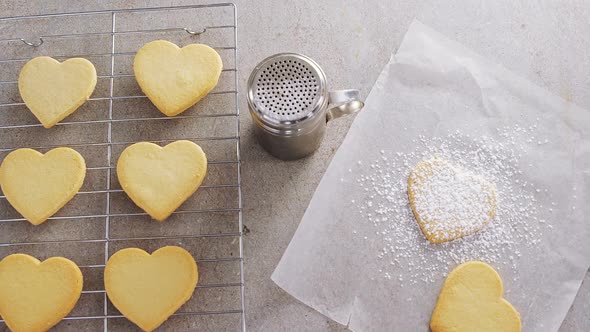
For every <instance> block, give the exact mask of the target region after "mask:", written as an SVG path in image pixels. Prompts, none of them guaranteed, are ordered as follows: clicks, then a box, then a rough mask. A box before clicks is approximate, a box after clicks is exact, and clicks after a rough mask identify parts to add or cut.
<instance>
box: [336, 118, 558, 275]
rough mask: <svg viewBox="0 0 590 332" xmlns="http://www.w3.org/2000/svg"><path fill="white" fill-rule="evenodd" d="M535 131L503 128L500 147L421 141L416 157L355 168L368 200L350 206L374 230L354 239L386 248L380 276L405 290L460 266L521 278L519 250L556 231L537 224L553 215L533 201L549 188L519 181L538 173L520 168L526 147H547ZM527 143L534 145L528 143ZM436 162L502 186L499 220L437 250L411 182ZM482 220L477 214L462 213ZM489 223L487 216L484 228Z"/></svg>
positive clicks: (459, 137)
mask: <svg viewBox="0 0 590 332" xmlns="http://www.w3.org/2000/svg"><path fill="white" fill-rule="evenodd" d="M535 129H536V124H532V125H531V126H530V127H522V126H513V127H504V128H498V132H497V134H498V136H499V138H500V139H501V142H499V141H498V140H496V139H493V138H490V137H485V136H482V137H471V136H470V135H467V134H464V133H462V132H460V131H455V132H453V133H450V134H448V135H446V136H442V137H433V138H427V137H425V136H418V138H417V139H415V140H414V143H415V144H416V148H415V149H414V150H413V151H412V152H409V153H402V152H393V151H381V155H380V156H377V158H375V159H374V160H373V161H372V162H370V163H369V164H368V165H366V163H367V162H364V163H363V162H360V161H359V163H358V165H355V169H356V170H357V171H358V172H353V170H352V169H351V172H350V173H349V176H350V177H351V178H350V179H346V180H351V181H355V182H356V183H357V185H358V186H359V189H360V190H363V191H364V192H365V193H366V195H365V199H363V200H357V201H352V202H351V203H352V204H353V205H354V206H355V207H356V209H357V211H358V213H359V214H361V215H362V217H363V218H362V219H363V220H364V222H368V223H370V224H372V225H373V228H374V232H371V233H367V234H364V232H361V231H357V230H353V234H354V236H355V237H359V238H360V239H364V240H366V241H371V242H376V243H380V244H381V245H380V246H379V247H380V250H379V252H377V253H376V255H377V257H378V259H379V260H381V261H382V264H380V268H379V271H375V272H378V273H379V275H381V276H382V277H383V278H386V279H396V280H397V281H398V282H400V283H402V284H404V283H409V284H416V283H419V282H433V281H435V280H437V279H438V278H439V277H440V276H446V274H447V273H448V272H449V271H450V270H451V269H452V268H453V267H455V266H456V265H457V264H460V263H463V262H466V261H470V260H482V261H485V262H488V263H490V264H492V265H494V266H495V267H504V268H509V269H512V270H513V271H516V270H517V269H518V261H519V257H520V254H521V253H520V251H519V249H518V248H520V247H522V246H525V247H535V246H537V244H538V243H539V241H540V238H541V236H542V234H543V232H544V231H545V230H546V229H548V228H551V227H552V226H551V225H550V224H549V223H547V222H546V221H545V220H543V219H541V218H540V217H539V215H540V213H539V212H540V211H543V212H545V211H549V212H550V213H551V211H552V210H551V207H550V206H547V207H544V206H542V205H540V204H538V203H537V200H536V198H535V195H551V194H550V193H548V192H547V188H540V187H536V186H535V185H534V184H533V183H529V182H526V181H523V180H520V179H519V174H522V172H523V169H522V168H525V169H526V167H531V166H532V165H520V160H521V158H522V155H523V153H525V152H526V150H527V146H526V144H529V143H530V144H537V143H538V142H539V141H541V142H543V144H545V143H547V142H546V139H545V138H539V137H535V136H534V133H535ZM527 140H530V141H531V142H528V143H525V142H527ZM431 156H436V157H437V158H440V159H444V160H448V161H449V162H451V163H452V164H453V165H456V167H458V168H462V169H467V170H469V171H470V172H471V173H469V174H471V175H470V176H473V174H477V175H478V176H481V177H482V178H484V179H486V180H487V181H489V182H490V183H494V184H495V185H496V188H497V189H496V206H497V209H496V215H495V217H494V218H493V220H491V221H490V222H489V223H488V224H487V225H485V226H484V227H483V229H482V230H480V231H479V232H476V233H474V234H473V235H469V236H466V237H463V238H461V239H457V240H454V241H450V242H446V243H442V244H431V243H430V242H428V241H427V240H426V238H425V237H424V235H423V234H422V232H421V231H420V228H419V226H418V223H417V222H416V219H415V218H414V215H413V213H412V210H411V209H410V204H409V200H408V196H407V181H408V176H409V175H410V172H411V170H412V168H413V167H414V166H415V165H416V164H417V163H418V162H420V161H421V160H425V159H428V158H429V157H431ZM476 189H477V188H476ZM445 190H446V189H445ZM440 199H443V200H446V199H447V198H440ZM482 199H484V198H483V197H482ZM441 203H442V201H441ZM447 212H448V211H447ZM481 212H482V211H481V210H479V209H476V211H475V212H474V211H469V212H465V211H463V212H461V211H459V213H481ZM427 213H429V212H427ZM430 213H434V212H432V211H431V212H430ZM445 213H446V212H445ZM484 219H485V218H484V216H483V215H482V216H480V217H479V219H478V220H480V222H483V220H484ZM517 244H518V245H517ZM395 271H397V272H395ZM399 271H403V272H402V273H400V272H399ZM513 275H517V274H516V273H513ZM514 278H516V277H514Z"/></svg>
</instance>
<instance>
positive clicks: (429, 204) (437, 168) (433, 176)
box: [408, 156, 496, 243]
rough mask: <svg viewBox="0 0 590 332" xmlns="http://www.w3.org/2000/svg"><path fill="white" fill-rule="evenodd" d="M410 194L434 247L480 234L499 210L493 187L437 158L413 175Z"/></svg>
mask: <svg viewBox="0 0 590 332" xmlns="http://www.w3.org/2000/svg"><path fill="white" fill-rule="evenodd" d="M408 194H409V195H410V205H411V206H412V209H413V210H414V212H415V213H414V214H415V217H416V219H417V220H419V222H420V225H421V228H422V231H423V232H424V234H425V235H426V236H427V237H428V238H429V239H430V242H433V243H440V242H446V241H450V240H453V239H456V238H458V237H462V236H465V235H469V234H473V233H475V232H477V231H479V230H480V229H482V228H483V227H484V226H485V225H486V224H488V222H489V221H490V220H491V219H492V218H493V216H494V214H495V210H496V186H495V185H494V184H493V183H491V182H489V181H487V180H486V179H484V178H483V177H481V176H478V175H476V174H473V173H472V172H470V171H468V170H465V169H463V168H461V167H456V166H454V165H452V164H450V163H449V162H447V161H446V160H444V159H440V158H438V157H436V156H435V157H431V158H428V159H427V160H424V161H422V162H420V163H419V164H418V165H417V166H416V167H415V168H414V169H413V170H412V171H411V173H410V181H409V183H408Z"/></svg>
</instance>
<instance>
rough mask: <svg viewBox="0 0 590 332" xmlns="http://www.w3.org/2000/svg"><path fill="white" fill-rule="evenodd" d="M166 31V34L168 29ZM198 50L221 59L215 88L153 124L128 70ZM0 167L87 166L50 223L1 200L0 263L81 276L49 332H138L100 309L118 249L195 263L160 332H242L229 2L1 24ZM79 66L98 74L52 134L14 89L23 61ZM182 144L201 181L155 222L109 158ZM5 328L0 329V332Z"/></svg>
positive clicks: (233, 24)
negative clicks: (107, 268)
mask: <svg viewBox="0 0 590 332" xmlns="http://www.w3.org/2000/svg"><path fill="white" fill-rule="evenodd" d="M171 24H172V25H173V26H170V25H171ZM155 39H166V40H169V41H172V42H175V43H176V44H178V45H179V46H183V45H185V44H189V43H206V44H208V45H210V46H212V47H213V48H215V49H216V50H217V51H218V52H219V53H220V55H221V57H222V60H223V63H224V69H223V72H222V76H221V78H220V82H219V84H218V86H217V87H216V88H215V89H214V90H213V91H212V92H211V93H210V94H209V95H208V96H207V97H206V98H205V99H203V100H202V101H201V102H199V103H197V105H195V106H193V107H192V108H190V109H189V110H187V111H185V112H184V113H183V114H182V115H179V116H176V117H166V116H164V115H161V114H160V113H159V112H158V111H157V110H156V109H155V108H154V107H153V105H151V104H150V103H149V100H147V98H146V97H145V96H144V95H143V94H142V93H141V90H140V89H139V88H138V86H137V85H136V82H135V80H134V75H133V71H132V67H131V62H132V59H133V56H134V55H135V53H136V51H137V50H138V49H139V47H141V46H142V45H143V44H145V43H147V42H149V41H151V40H155ZM0 47H1V48H2V52H0V160H2V159H3V158H4V157H5V156H6V154H8V153H9V152H10V151H13V150H14V149H17V148H23V147H28V148H34V149H37V150H39V151H41V152H45V151H47V150H49V149H51V148H53V147H57V146H68V147H71V148H74V149H76V150H77V151H78V152H80V153H81V154H82V155H83V156H84V157H85V159H86V163H87V166H88V167H87V175H86V179H85V183H84V186H83V187H82V189H81V191H80V192H79V193H78V194H77V195H76V196H75V197H74V199H72V201H70V202H69V203H68V204H67V205H66V206H65V207H64V208H63V209H62V210H60V211H59V212H58V213H57V214H56V215H55V216H53V217H51V218H50V220H48V221H47V222H45V223H43V224H42V225H39V226H32V225H30V224H29V223H28V222H26V221H25V220H24V219H23V218H22V217H21V216H20V215H18V213H17V212H16V211H14V209H13V208H12V207H11V206H10V205H9V204H8V202H7V201H6V198H5V196H3V194H2V193H0V258H3V257H5V256H6V255H9V254H12V253H16V252H22V253H27V254H30V255H33V256H36V257H37V258H39V259H41V260H43V259H45V258H47V257H51V256H64V257H67V258H70V259H72V260H74V261H75V262H76V263H77V264H78V265H79V266H80V268H81V269H82V272H83V275H84V290H83V294H82V296H81V298H80V301H79V302H78V304H77V306H76V308H74V310H73V311H72V312H71V313H70V314H69V315H68V317H66V318H65V319H64V320H63V321H62V322H61V323H60V324H58V325H57V326H56V329H57V330H65V331H68V330H69V331H81V330H85V331H90V330H97V331H100V330H103V331H107V330H108V331H130V330H133V329H136V328H135V327H134V326H133V325H132V324H131V323H130V322H128V321H127V320H126V319H125V318H124V317H123V316H122V315H121V314H120V313H119V312H118V311H117V310H116V309H114V307H113V306H112V305H111V304H110V303H109V301H108V298H107V296H106V293H105V292H104V286H103V281H102V271H103V269H104V265H105V263H106V261H107V259H108V257H109V256H110V255H112V254H113V253H114V252H116V251H117V250H119V249H122V248H126V247H132V246H133V247H140V248H143V249H145V250H147V251H153V250H155V249H157V248H159V247H161V246H164V245H180V246H182V247H184V248H185V249H187V250H189V252H191V253H192V254H193V256H194V257H195V258H196V260H197V262H198V264H199V272H200V281H199V285H198V286H197V289H196V291H195V294H194V295H193V298H192V299H191V300H190V301H189V302H187V304H185V305H184V306H183V307H182V308H181V309H180V310H179V311H178V312H177V313H175V314H174V315H173V316H172V317H171V318H170V319H169V320H168V321H166V322H165V323H164V324H163V325H162V327H161V329H162V330H175V331H178V330H192V329H198V330H200V331H205V330H211V331H219V330H242V331H245V314H244V275H243V251H242V250H243V249H242V210H241V209H242V198H241V189H240V137H239V132H240V128H239V108H238V91H237V89H238V83H237V17H236V7H235V5H234V4H231V3H223V4H212V5H188V6H175V7H157V8H141V9H123V10H107V11H91V12H76V13H61V14H47V15H35V16H19V17H9V18H0ZM40 55H47V56H52V57H54V58H56V59H58V60H61V61H63V60H64V59H66V58H71V57H84V58H86V59H88V60H90V61H91V62H93V64H94V65H95V67H96V68H97V74H98V82H97V87H96V89H95V91H94V93H93V95H92V96H91V98H90V99H89V101H88V102H87V103H86V104H85V105H84V106H82V107H81V108H80V109H79V110H77V111H76V112H75V113H74V114H73V115H70V116H69V117H68V118H66V119H64V120H63V121H62V122H60V123H58V124H57V125H56V126H55V127H53V128H51V129H44V128H42V127H41V125H40V124H39V123H38V122H37V121H36V119H35V118H34V116H33V115H32V114H31V113H30V112H29V111H28V110H27V109H26V106H25V105H24V103H23V102H22V100H21V99H20V96H19V94H18V88H17V78H18V72H19V70H20V68H21V67H22V65H23V64H24V63H25V62H26V61H28V60H29V59H31V58H33V57H35V56H40ZM177 139H188V140H192V141H194V142H196V143H197V144H199V145H201V147H203V150H204V151H205V152H206V154H207V156H208V159H209V167H208V168H209V170H208V175H207V177H206V179H205V181H204V183H203V185H202V186H201V187H200V188H199V190H198V191H197V193H196V194H195V195H193V197H192V198H190V199H189V200H187V202H185V204H183V205H182V206H181V207H180V208H179V210H177V211H176V212H174V213H173V215H172V216H171V217H170V218H169V219H168V220H166V221H165V222H163V223H159V222H156V221H153V220H150V218H149V216H148V215H147V214H146V213H144V212H143V211H141V210H139V209H138V208H137V207H136V206H134V205H133V204H132V203H131V202H130V200H129V199H128V198H127V196H125V194H124V192H123V191H122V190H121V189H120V186H119V184H118V181H117V178H116V174H115V172H116V167H115V165H116V160H117V158H118V155H119V154H120V152H121V151H122V149H123V148H125V147H126V146H128V145H129V144H132V143H135V142H137V141H150V142H155V143H158V144H161V145H164V144H166V143H169V142H172V141H174V140H177ZM5 329H6V326H5V324H4V322H3V321H0V330H5Z"/></svg>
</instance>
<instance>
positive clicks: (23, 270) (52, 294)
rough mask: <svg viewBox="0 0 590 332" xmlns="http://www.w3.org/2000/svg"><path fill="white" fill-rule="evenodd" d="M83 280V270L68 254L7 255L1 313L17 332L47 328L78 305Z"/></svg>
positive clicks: (0, 269) (0, 267)
mask: <svg viewBox="0 0 590 332" xmlns="http://www.w3.org/2000/svg"><path fill="white" fill-rule="evenodd" d="M82 283H83V278H82V272H80V269H79V268H78V266H77V265H76V264H75V263H74V262H72V261H70V260H68V259H66V258H63V257H51V258H49V259H47V260H45V261H43V262H40V261H39V260H38V259H36V258H35V257H31V256H29V255H25V254H14V255H10V256H7V257H5V258H4V259H3V260H2V261H0V315H2V319H4V321H5V322H6V325H8V327H9V328H10V330H11V331H13V332H41V331H47V330H49V329H50V328H51V327H52V326H54V325H55V324H57V323H59V321H60V320H61V319H62V318H64V317H65V316H66V315H67V314H68V313H69V312H70V311H71V310H72V309H73V308H74V306H75V305H76V302H78V299H79V298H80V294H81V292H82Z"/></svg>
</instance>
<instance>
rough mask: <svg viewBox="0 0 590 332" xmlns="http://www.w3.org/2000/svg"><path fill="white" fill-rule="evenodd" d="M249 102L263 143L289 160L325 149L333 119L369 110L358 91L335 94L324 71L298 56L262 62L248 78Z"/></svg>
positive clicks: (259, 137)
mask: <svg viewBox="0 0 590 332" xmlns="http://www.w3.org/2000/svg"><path fill="white" fill-rule="evenodd" d="M247 98H248V106H249V108H250V115H251V116H252V119H253V120H254V123H255V125H256V126H255V127H256V134H257V137H258V141H259V142H260V144H261V145H262V147H264V149H265V150H267V151H268V152H269V153H270V154H272V155H273V156H275V157H277V158H279V159H283V160H293V159H298V158H302V157H305V156H307V155H309V154H311V153H312V152H314V151H315V150H316V149H317V148H318V147H319V145H320V143H321V141H322V139H323V137H324V133H325V130H326V123H327V122H328V121H330V120H332V119H335V118H338V117H341V116H343V115H346V114H351V113H355V112H358V111H360V110H361V108H363V106H364V103H363V102H362V101H360V100H359V92H358V90H337V91H333V92H329V91H328V87H327V82H326V75H325V74H324V72H323V71H322V68H320V66H319V65H318V64H317V63H316V62H315V61H313V60H312V59H310V58H308V57H306V56H304V55H301V54H295V53H281V54H276V55H273V56H271V57H268V58H266V59H264V60H263V61H262V62H260V63H259V64H258V65H257V66H256V68H254V70H253V72H252V74H251V75H250V78H249V80H248V97H247Z"/></svg>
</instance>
